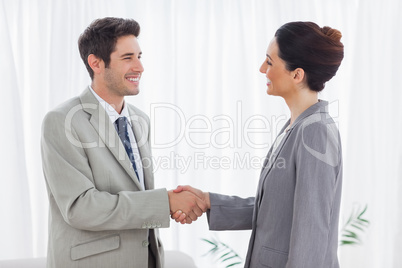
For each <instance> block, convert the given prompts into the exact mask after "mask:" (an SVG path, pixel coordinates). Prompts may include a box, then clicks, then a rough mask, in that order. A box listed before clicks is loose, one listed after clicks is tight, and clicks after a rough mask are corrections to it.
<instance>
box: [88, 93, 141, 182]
mask: <svg viewBox="0 0 402 268" xmlns="http://www.w3.org/2000/svg"><path fill="white" fill-rule="evenodd" d="M89 88H90V90H91V92H92V94H94V96H95V97H96V99H97V100H98V101H99V104H100V105H102V107H103V108H104V109H105V111H106V112H107V114H108V115H109V118H110V121H111V122H112V123H113V125H114V126H115V128H116V124H115V121H116V120H117V118H119V117H127V119H128V120H127V121H128V123H129V124H130V127H129V128H128V136H129V138H130V143H131V147H132V149H133V154H134V161H135V165H136V167H137V172H138V177H139V178H138V179H139V181H140V184H141V186H142V189H143V190H145V183H144V171H143V169H142V162H141V155H140V151H139V150H138V146H137V141H136V139H135V136H134V132H133V129H132V127H133V126H132V125H131V120H130V115H129V113H128V109H127V106H126V105H124V104H125V103H123V110H122V111H121V113H120V114H119V113H118V112H117V111H116V110H115V109H114V108H113V107H112V106H111V105H110V104H109V103H107V102H106V101H105V100H104V99H102V98H101V97H99V95H98V94H96V92H95V91H94V90H93V88H92V87H91V86H89ZM116 131H117V129H116Z"/></svg>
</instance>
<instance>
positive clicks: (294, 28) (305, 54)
mask: <svg viewBox="0 0 402 268" xmlns="http://www.w3.org/2000/svg"><path fill="white" fill-rule="evenodd" d="M341 37H342V34H341V32H340V31H338V30H336V29H332V28H330V27H327V26H325V27H323V28H321V27H319V26H318V25H317V24H315V23H313V22H301V21H298V22H290V23H287V24H284V25H283V26H281V27H280V28H279V29H278V30H277V31H276V33H275V38H276V42H277V44H278V48H279V54H278V56H279V57H280V58H281V59H283V60H284V61H285V63H286V69H287V70H289V71H293V70H295V69H296V68H302V69H303V70H304V72H305V74H306V79H307V85H308V87H309V88H310V89H311V90H314V91H317V92H319V91H321V90H322V89H323V88H324V86H325V82H327V81H328V80H330V79H331V78H332V77H333V76H334V75H335V74H336V72H337V70H338V68H339V66H340V64H341V62H342V59H343V44H342V43H341V41H340V40H341Z"/></svg>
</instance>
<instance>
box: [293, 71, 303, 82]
mask: <svg viewBox="0 0 402 268" xmlns="http://www.w3.org/2000/svg"><path fill="white" fill-rule="evenodd" d="M292 75H293V81H294V82H295V83H296V84H299V83H301V82H303V80H304V77H305V73H304V70H303V69H302V68H296V69H295V70H293V71H292Z"/></svg>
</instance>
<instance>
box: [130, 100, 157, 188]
mask: <svg viewBox="0 0 402 268" xmlns="http://www.w3.org/2000/svg"><path fill="white" fill-rule="evenodd" d="M128 111H129V114H130V120H131V125H132V128H133V133H134V136H135V140H136V142H137V147H138V151H139V152H140V157H141V162H142V170H143V172H144V184H145V189H146V190H147V189H153V188H154V182H153V179H152V174H153V170H152V158H151V152H150V149H149V144H148V136H149V134H150V133H149V126H148V123H147V121H146V120H145V119H144V118H143V117H141V116H139V115H138V114H137V113H136V112H135V111H134V109H132V108H131V107H130V106H128Z"/></svg>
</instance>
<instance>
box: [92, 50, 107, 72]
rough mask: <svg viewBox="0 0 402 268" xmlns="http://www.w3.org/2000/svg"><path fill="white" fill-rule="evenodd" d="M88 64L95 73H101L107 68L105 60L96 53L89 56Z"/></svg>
mask: <svg viewBox="0 0 402 268" xmlns="http://www.w3.org/2000/svg"><path fill="white" fill-rule="evenodd" d="M88 64H89V66H90V67H91V69H92V71H94V73H95V74H100V73H101V72H102V71H103V69H104V68H105V64H104V62H103V60H101V59H100V58H98V57H96V56H95V55H94V54H90V55H89V56H88Z"/></svg>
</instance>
